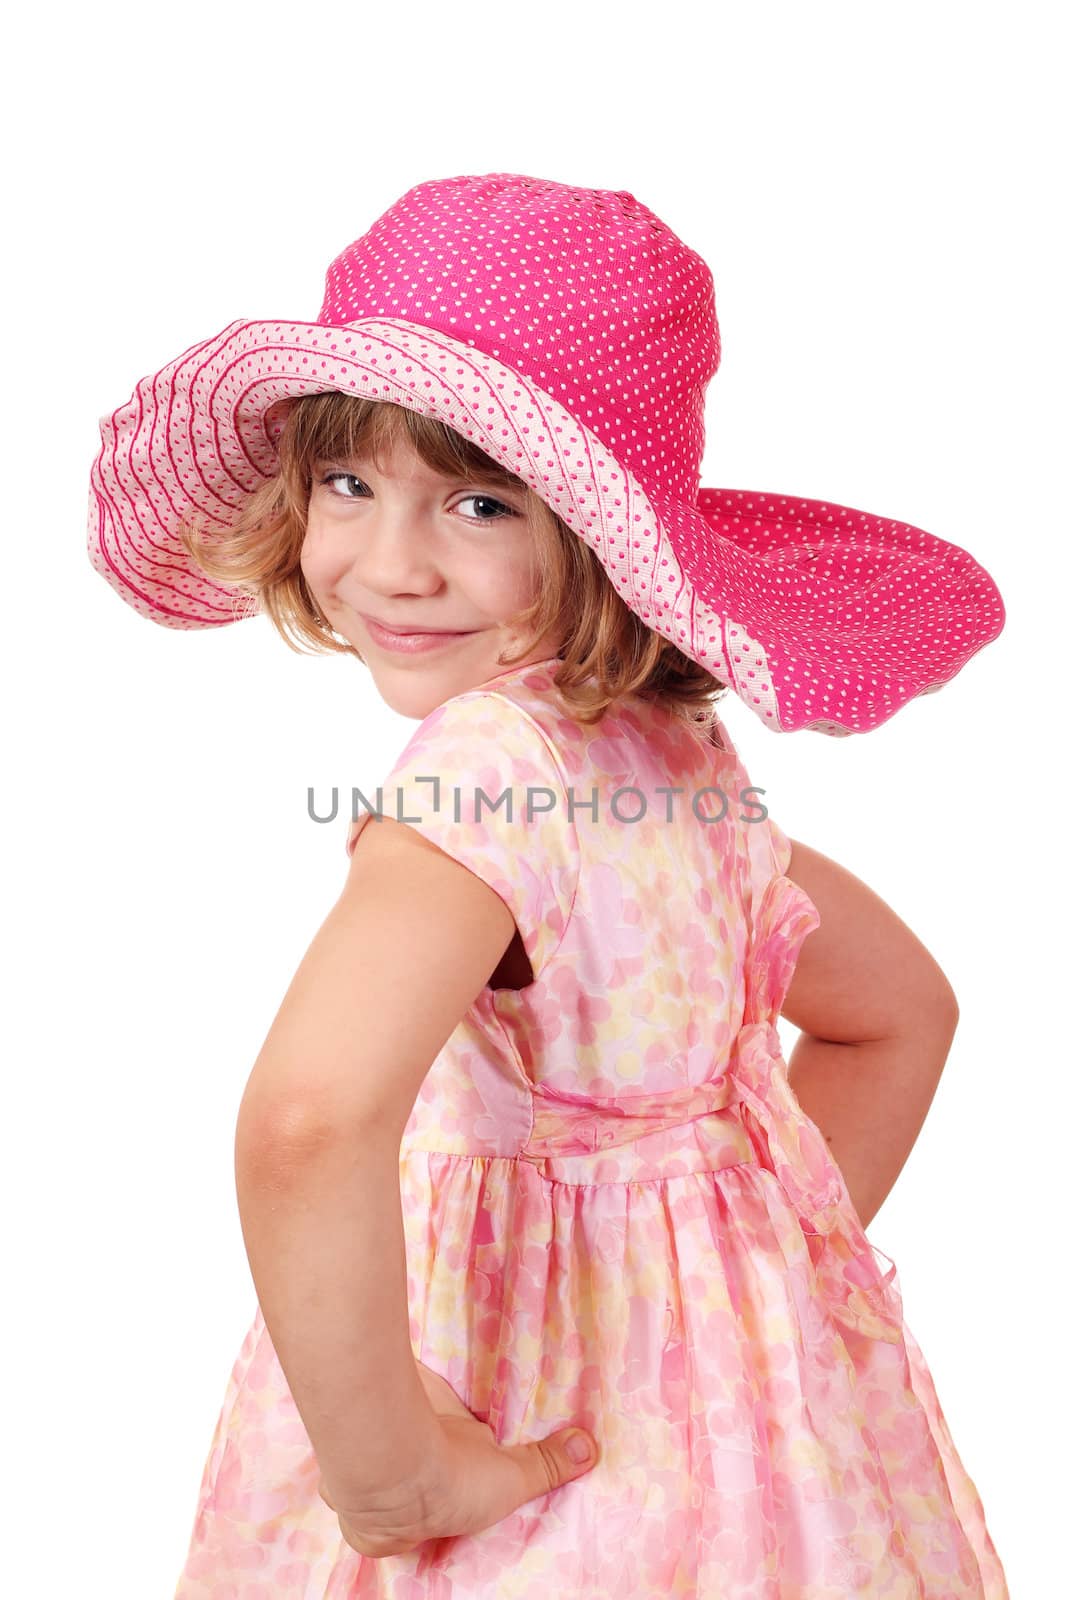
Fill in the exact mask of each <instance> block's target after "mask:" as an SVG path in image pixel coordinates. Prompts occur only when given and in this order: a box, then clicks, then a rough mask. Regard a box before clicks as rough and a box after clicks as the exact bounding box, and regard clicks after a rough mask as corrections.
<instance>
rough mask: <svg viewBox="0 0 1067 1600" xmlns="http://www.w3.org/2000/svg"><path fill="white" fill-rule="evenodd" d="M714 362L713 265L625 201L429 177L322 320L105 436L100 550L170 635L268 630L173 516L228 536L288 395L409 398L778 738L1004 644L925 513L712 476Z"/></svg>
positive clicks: (211, 371) (93, 543)
mask: <svg viewBox="0 0 1067 1600" xmlns="http://www.w3.org/2000/svg"><path fill="white" fill-rule="evenodd" d="M719 356H720V342H719V327H718V321H717V318H716V313H715V287H714V282H713V279H712V275H711V271H710V269H709V268H708V266H707V264H706V263H705V262H704V260H703V259H702V258H701V257H700V256H699V255H697V254H696V252H695V251H693V250H692V249H690V248H689V247H688V246H687V245H685V244H683V243H682V241H681V240H680V239H679V238H678V237H677V236H676V235H675V234H674V233H673V232H672V231H671V229H670V228H669V227H667V225H666V224H665V223H664V222H662V221H661V220H660V219H659V218H658V217H657V216H656V215H655V214H654V213H653V212H651V211H650V210H649V209H648V207H647V206H644V205H642V204H641V202H640V201H639V200H636V199H635V198H634V196H633V195H632V194H629V193H627V192H626V191H625V190H612V189H583V188H578V187H575V186H573V185H570V184H564V183H556V182H553V181H551V180H549V179H545V178H532V177H526V176H523V175H521V174H516V173H506V172H494V173H488V174H485V175H481V176H463V177H454V178H441V179H434V180H431V181H428V182H426V183H420V184H417V185H416V186H415V187H414V188H412V189H409V190H408V191H407V192H406V193H405V194H404V195H402V196H401V198H400V199H399V200H398V201H397V202H396V203H395V204H394V205H392V206H390V207H389V209H388V210H387V211H386V212H384V213H383V215H382V216H380V217H379V218H378V220H377V221H376V222H375V223H374V224H373V225H372V226H371V227H370V228H369V229H368V231H367V232H366V233H365V234H363V235H362V236H361V237H360V238H358V239H356V240H355V241H354V242H353V243H352V244H350V245H349V246H348V247H347V248H346V249H345V250H343V251H342V252H341V254H340V255H339V256H338V257H337V258H336V260H334V261H333V262H332V263H331V264H330V266H329V268H328V270H327V273H326V288H325V298H324V300H323V303H322V309H321V310H320V312H319V315H318V318H317V320H316V321H314V322H294V321H289V320H283V321H278V320H274V319H268V320H238V321H235V322H231V323H229V324H228V325H227V326H226V327H225V328H223V329H222V331H221V333H218V334H216V335H215V337H214V338H211V339H206V340H204V341H203V342H202V343H200V344H196V345H193V346H192V347H191V348H190V349H188V350H186V351H185V352H184V353H183V354H182V355H180V356H178V357H177V358H176V359H175V360H174V361H171V362H170V363H169V364H168V365H167V366H165V367H163V368H162V369H161V370H160V371H159V372H157V373H155V374H154V375H153V376H151V377H147V378H144V379H142V380H141V382H140V383H138V385H137V387H136V390H135V392H134V394H133V396H132V398H131V399H130V400H128V401H127V402H126V404H125V405H122V406H120V407H119V408H118V410H116V411H115V412H113V413H112V414H111V415H110V416H106V417H104V418H102V419H101V423H100V431H101V440H102V443H101V448H100V453H99V455H98V456H97V458H96V461H95V462H94V464H93V468H92V478H91V489H90V505H89V555H90V560H91V562H92V565H93V567H94V568H95V569H96V571H97V572H99V573H100V574H101V575H102V576H103V577H104V578H106V580H107V581H108V583H109V584H111V585H112V586H113V588H114V589H115V590H116V591H117V592H118V593H119V594H120V595H121V596H122V598H123V599H124V600H125V601H127V603H128V604H129V605H131V606H133V608H134V609H135V610H137V611H139V612H140V613H141V614H142V615H143V616H146V617H149V618H151V619H152V621H154V622H158V623H161V624H162V625H163V626H164V627H169V628H211V627H220V626H225V625H227V624H229V623H232V622H235V621H239V620H240V619H241V618H242V617H245V616H250V615H255V614H256V613H257V609H258V608H257V604H256V601H255V599H254V597H252V596H250V595H247V594H245V593H243V592H241V591H239V590H236V589H232V588H228V587H225V586H223V585H220V584H218V583H216V582H214V581H212V580H210V579H208V578H207V577H205V576H204V574H203V573H202V572H201V571H200V569H199V568H198V567H196V566H195V564H194V563H193V562H192V561H191V559H190V558H189V556H188V555H187V554H186V552H185V550H184V549H183V548H182V545H181V543H180V542H179V540H178V538H177V537H176V529H177V527H178V525H179V524H180V522H181V521H182V519H183V518H185V517H186V516H187V515H189V514H190V513H196V514H197V516H198V519H199V520H200V521H201V525H202V526H204V527H205V528H206V529H207V530H208V531H209V532H210V531H213V530H217V531H218V532H222V531H223V530H225V529H226V528H227V527H228V526H229V525H230V524H231V523H232V521H233V520H234V518H235V517H236V515H237V513H238V512H239V511H240V509H241V507H242V504H243V503H244V502H245V501H246V500H247V498H248V496H249V495H251V494H252V493H253V491H254V490H256V489H257V488H258V487H259V486H260V485H261V484H262V483H263V482H264V480H265V479H267V478H270V477H273V476H274V475H275V474H276V472H277V470H278V453H277V441H278V438H279V436H280V432H281V429H282V428H283V427H284V423H285V412H286V409H287V407H288V405H289V404H290V403H291V402H292V401H293V399H294V398H297V397H299V396H301V395H307V394H317V393H321V392H323V391H324V390H340V391H342V392H344V393H346V394H352V395H362V396H366V397H368V398H370V399H374V400H382V401H390V402H392V403H394V404H396V405H401V406H407V407H408V408H410V409H411V410H413V411H418V412H422V413H424V414H425V415H427V416H430V417H434V418H436V419H437V420H438V421H440V422H443V423H446V424H447V425H448V426H449V427H451V428H453V429H455V431H456V432H457V433H459V434H462V435H463V437H464V438H466V439H468V440H470V441H472V442H473V443H474V444H476V445H478V446H479V447H480V448H481V449H482V450H484V451H485V453H486V454H487V455H489V456H491V457H492V459H493V460H494V461H497V462H498V463H500V465H501V466H503V467H505V468H507V469H508V470H509V471H511V472H513V473H515V474H516V476H518V477H519V478H521V479H522V480H523V481H524V482H525V483H526V484H528V485H529V487H530V488H531V489H533V490H534V491H535V493H537V494H538V495H539V496H540V498H541V499H542V500H544V501H545V502H546V503H547V504H548V505H549V506H550V507H551V508H552V510H554V511H555V512H556V513H557V515H558V516H559V517H560V518H561V519H562V520H563V521H564V522H565V523H566V524H567V526H568V527H569V528H571V529H572V530H573V532H574V533H575V534H577V535H578V537H579V538H581V539H583V540H585V542H586V543H587V544H588V545H589V546H590V547H591V548H592V550H593V551H594V552H595V554H596V555H597V557H598V559H599V560H600V562H601V564H602V566H603V567H604V570H605V572H606V573H607V575H608V577H609V579H610V580H611V583H612V585H613V586H614V588H615V590H616V591H617V592H618V594H619V595H620V596H621V597H622V599H623V600H624V601H625V603H626V604H627V606H629V607H630V609H631V610H632V611H633V612H634V613H635V614H636V615H637V616H639V617H640V618H641V619H642V620H643V621H644V622H645V623H646V624H647V625H648V627H650V628H651V629H653V630H654V631H655V632H657V633H658V634H660V635H662V636H663V637H664V638H665V639H668V640H669V641H670V642H671V643H672V644H674V645H676V646H677V647H678V649H679V650H681V651H682V652H683V653H684V654H685V655H687V656H688V657H690V658H691V659H692V660H693V661H696V662H698V663H699V664H700V665H701V666H703V667H705V668H706V669H707V670H708V671H709V672H712V673H714V675H715V676H716V677H717V678H719V679H721V680H722V681H723V682H724V683H726V684H728V685H729V687H730V688H732V689H733V690H734V692H735V693H736V694H737V695H738V697H739V698H740V699H741V700H742V701H743V702H744V703H745V705H747V706H748V707H749V708H750V710H751V711H753V712H754V713H755V714H756V715H757V716H758V717H759V718H760V720H761V721H762V722H763V724H764V725H765V726H766V727H768V728H771V729H774V730H775V731H777V732H793V731H796V730H799V729H802V728H809V729H811V730H812V731H815V732H819V733H825V734H830V735H838V736H840V735H847V734H852V733H863V732H868V731H870V730H871V729H873V728H876V727H878V726H879V725H880V724H882V723H883V722H885V721H886V720H887V719H888V718H889V717H891V716H893V715H894V713H896V712H897V711H899V710H900V708H901V707H902V706H904V705H906V704H907V703H908V701H910V700H912V699H915V698H916V697H917V696H919V695H926V694H933V693H934V692H935V691H936V690H938V689H941V688H943V687H944V685H945V684H946V683H947V682H948V681H949V680H950V679H951V678H953V677H955V675H956V674H957V673H958V672H959V671H960V670H961V669H962V668H963V667H964V666H965V665H966V663H967V662H968V661H969V660H970V658H971V657H972V656H973V655H974V654H975V653H976V652H977V651H978V650H981V649H982V647H983V646H984V645H987V644H989V643H990V642H991V641H992V640H993V639H995V638H996V637H997V635H998V634H999V633H1000V631H1001V629H1002V628H1003V626H1004V604H1003V600H1002V598H1001V595H1000V593H999V591H998V589H997V587H996V585H995V584H994V582H993V580H992V578H991V577H990V576H989V574H988V572H986V571H985V569H984V568H983V567H981V566H980V565H979V563H978V562H977V561H976V560H975V559H974V557H973V556H971V555H969V554H968V552H967V551H966V550H964V549H962V548H961V547H960V546H959V545H955V544H949V543H947V542H946V541H945V540H943V539H939V538H937V537H936V536H935V535H934V534H931V533H925V532H924V531H923V530H922V529H920V528H916V527H912V526H910V525H909V524H908V523H904V522H898V521H893V520H891V519H890V518H888V517H879V516H876V515H873V514H871V513H869V512H863V511H857V510H854V509H852V508H851V507H848V506H841V505H836V504H833V503H831V502H829V501H825V500H816V499H802V498H799V497H796V496H792V495H783V494H775V493H771V492H760V491H758V490H752V489H721V488H711V487H701V486H700V481H699V474H700V467H701V461H702V457H703V452H704V440H705V426H704V403H705V394H706V390H707V386H708V383H709V382H710V380H711V378H712V376H713V374H714V373H715V371H716V369H717V368H718V365H719Z"/></svg>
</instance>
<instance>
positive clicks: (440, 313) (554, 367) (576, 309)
mask: <svg viewBox="0 0 1067 1600" xmlns="http://www.w3.org/2000/svg"><path fill="white" fill-rule="evenodd" d="M375 317H392V318H400V319H402V320H404V321H409V322H411V323H412V324H414V325H416V326H421V327H426V328H433V329H436V330H437V331H438V332H439V333H444V334H447V335H449V336H450V337H451V338H453V339H456V340H458V341H460V342H461V343H464V344H468V345H471V346H473V347H475V348H477V349H478V350H480V351H482V352H483V353H484V354H486V355H490V356H493V357H494V358H495V359H496V360H498V361H500V362H502V363H503V364H504V365H505V366H508V367H511V368H513V369H514V370H515V371H516V372H520V373H522V374H523V376H524V377H526V378H527V379H529V380H530V381H531V382H533V383H534V384H536V385H537V386H538V388H540V389H543V390H545V391H546V392H547V393H548V394H550V395H551V396H552V397H553V398H554V399H556V400H558V401H559V402H560V403H561V404H563V405H564V406H565V407H566V408H567V409H568V410H569V411H570V412H572V413H573V414H574V415H575V416H576V417H578V418H579V419H580V420H581V421H582V422H583V423H584V424H585V426H586V427H587V428H588V429H589V430H590V432H591V433H592V434H594V436H595V437H596V438H597V439H599V440H600V441H601V442H602V443H603V444H604V445H605V447H606V448H607V449H608V450H609V451H610V452H611V454H612V455H613V456H615V457H616V458H617V459H618V460H620V461H622V462H623V463H624V464H625V465H626V466H627V467H628V468H629V469H630V470H631V471H632V472H633V473H634V474H635V475H636V476H637V477H638V478H639V479H640V480H641V481H642V482H643V483H645V484H646V485H647V486H648V487H650V488H652V487H655V488H657V489H658V490H659V491H660V492H661V493H663V494H666V495H671V496H674V497H676V498H678V499H682V500H685V501H686V502H687V503H689V504H692V503H693V502H694V501H695V497H696V492H697V488H698V485H699V474H700V463H701V459H702V456H703V453H704V438H705V431H704V398H705V392H706V390H707V385H708V383H709V381H710V379H711V377H712V375H713V374H714V372H715V370H716V368H717V367H718V364H719V352H720V343H719V327H718V321H717V319H716V315H715V285H714V280H713V278H712V275H711V271H710V269H709V268H708V266H707V263H706V262H705V261H703V260H702V258H701V257H700V256H699V255H697V254H696V252H695V251H693V250H691V249H690V248H689V247H688V246H687V245H685V244H683V243H682V241H681V240H680V239H679V238H678V237H677V235H676V234H675V233H673V232H672V230H671V229H670V228H669V227H667V225H666V223H664V222H662V221H661V220H660V218H659V217H657V216H656V215H655V214H654V213H653V212H652V211H650V210H649V209H648V207H647V206H644V205H642V204H641V202H640V201H638V200H636V199H635V198H634V196H633V195H632V194H629V193H627V192H626V191H625V190H613V189H583V188H578V187H575V186H573V185H569V184H562V183H554V182H552V181H551V180H549V179H544V178H531V177H526V176H524V175H522V174H516V173H499V172H497V173H489V174H487V175H484V176H477V177H457V178H441V179H435V180H431V181H429V182H426V183H420V184H417V185H415V187H414V188H412V189H409V190H408V191H407V192H406V193H405V194H404V195H402V196H401V197H400V199H399V200H398V201H397V202H396V203H395V204H394V205H392V206H390V207H389V209H388V210H387V211H385V212H384V213H383V214H382V215H381V216H380V217H379V218H378V220H377V221H376V222H375V223H373V224H372V226H371V227H370V228H369V229H368V230H367V232H366V233H365V234H363V235H362V236H361V237H360V238H358V239H356V240H354V241H353V243H352V244H350V245H349V246H348V247H347V248H346V249H345V250H343V251H342V252H341V254H340V255H339V256H337V257H336V259H335V260H334V261H332V262H331V264H330V266H329V268H328V270H327V273H326V289H325V297H324V299H323V303H322V310H321V312H320V315H319V321H320V322H321V323H324V324H326V325H328V326H332V327H349V326H351V325H352V324H353V323H357V322H359V321H360V320H361V319H363V318H375ZM500 399H501V400H502V401H503V402H504V403H512V402H510V397H509V396H507V395H503V396H501V397H500ZM529 421H530V424H531V425H536V423H537V418H536V417H535V416H531V418H530V419H529Z"/></svg>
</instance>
